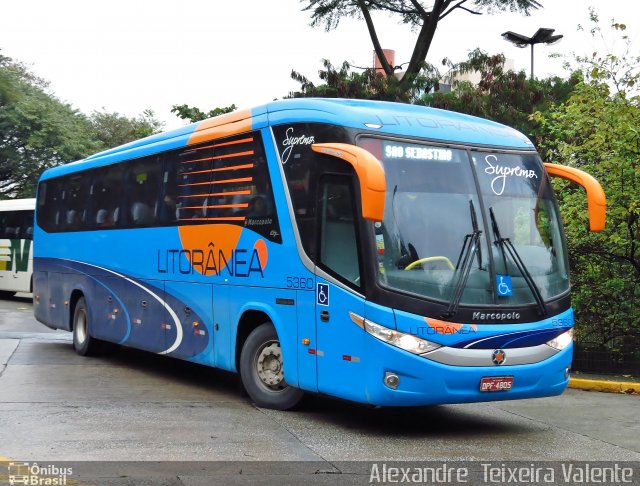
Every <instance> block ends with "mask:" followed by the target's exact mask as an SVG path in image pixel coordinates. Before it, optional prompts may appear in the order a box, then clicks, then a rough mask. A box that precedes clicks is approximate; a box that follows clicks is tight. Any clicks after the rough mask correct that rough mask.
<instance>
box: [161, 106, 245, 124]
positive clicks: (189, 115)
mask: <svg viewBox="0 0 640 486" xmlns="http://www.w3.org/2000/svg"><path fill="white" fill-rule="evenodd" d="M237 109H238V108H237V107H236V105H235V104H233V103H232V104H231V105H229V106H223V107H216V108H214V109H213V110H209V111H208V112H204V111H202V110H201V109H200V108H197V107H195V106H189V105H173V107H171V113H175V114H176V116H177V117H178V118H182V119H183V120H187V121H190V122H191V123H195V122H198V121H202V120H206V119H207V118H213V117H214V116H218V115H224V114H225V113H231V112H233V111H236V110H237Z"/></svg>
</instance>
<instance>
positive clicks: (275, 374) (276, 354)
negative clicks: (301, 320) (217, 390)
mask: <svg viewBox="0 0 640 486" xmlns="http://www.w3.org/2000/svg"><path fill="white" fill-rule="evenodd" d="M283 370H284V363H283V361H282V350H281V349H280V341H279V340H278V334H277V333H276V330H275V328H274V327H273V324H271V322H265V323H264V324H261V325H260V326H258V327H256V328H255V329H254V330H253V331H252V332H251V334H249V336H248V337H247V340H246V341H245V342H244V345H243V346H242V352H241V354H240V377H241V379H242V384H243V385H244V388H245V390H246V391H247V393H248V394H249V396H250V397H251V399H252V400H253V401H254V402H255V404H256V405H258V406H259V407H264V408H272V409H274V410H287V409H289V408H292V407H294V406H295V405H296V404H297V403H298V402H299V401H300V399H301V398H302V395H303V391H302V390H299V389H298V388H294V387H292V386H290V385H287V383H286V382H285V381H284V372H283Z"/></svg>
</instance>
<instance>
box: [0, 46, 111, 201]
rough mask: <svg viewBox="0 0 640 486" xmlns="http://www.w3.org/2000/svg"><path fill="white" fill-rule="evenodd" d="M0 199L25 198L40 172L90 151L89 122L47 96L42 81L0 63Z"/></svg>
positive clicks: (92, 148) (93, 144) (12, 65)
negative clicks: (0, 88) (0, 96)
mask: <svg viewBox="0 0 640 486" xmlns="http://www.w3.org/2000/svg"><path fill="white" fill-rule="evenodd" d="M0 73H2V74H1V79H2V80H3V81H2V86H3V87H2V93H3V94H2V98H1V99H0V197H30V196H33V195H34V194H35V186H36V182H37V180H38V177H39V176H40V174H41V173H42V171H43V170H44V169H46V168H48V167H53V166H55V165H59V164H61V163H64V162H68V161H71V160H76V159H79V158H82V157H84V156H86V155H89V154H90V153H92V152H95V151H96V150H98V149H99V148H100V145H99V143H97V142H96V141H94V140H93V139H92V136H91V125H90V123H89V121H88V119H87V118H86V117H85V116H84V115H82V114H81V113H79V112H78V111H77V110H74V109H73V108H72V107H71V106H70V105H68V104H65V103H62V102H60V101H59V100H57V99H56V98H55V97H53V96H51V95H49V94H48V93H47V92H46V91H45V90H46V87H47V85H46V82H45V81H43V80H41V79H39V78H37V77H36V76H34V75H33V74H32V73H30V72H29V71H28V70H27V69H26V68H25V67H24V66H23V65H22V64H20V63H15V62H13V61H12V60H11V59H10V58H8V57H2V58H1V59H0Z"/></svg>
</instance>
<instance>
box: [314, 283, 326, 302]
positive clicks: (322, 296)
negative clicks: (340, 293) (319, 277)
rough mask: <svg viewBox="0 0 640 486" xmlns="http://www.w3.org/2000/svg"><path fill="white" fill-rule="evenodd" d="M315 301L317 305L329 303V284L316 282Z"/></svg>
mask: <svg viewBox="0 0 640 486" xmlns="http://www.w3.org/2000/svg"><path fill="white" fill-rule="evenodd" d="M316 301H317V303H318V305H329V284H323V283H319V284H318V289H317V292H316Z"/></svg>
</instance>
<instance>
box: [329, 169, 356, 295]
mask: <svg viewBox="0 0 640 486" xmlns="http://www.w3.org/2000/svg"><path fill="white" fill-rule="evenodd" d="M319 194H320V208H319V209H320V263H321V264H323V265H324V266H325V267H327V268H328V269H329V270H331V271H333V272H334V273H336V274H337V275H339V276H340V277H342V278H343V279H345V280H347V281H349V282H350V283H352V284H354V285H356V286H360V266H359V260H358V242H357V241H358V240H357V236H356V234H357V233H356V221H357V218H356V217H355V214H356V213H355V205H354V197H353V190H352V178H351V177H350V176H324V177H323V178H322V180H321V182H320V188H319Z"/></svg>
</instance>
